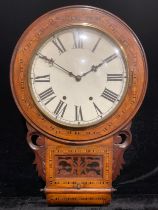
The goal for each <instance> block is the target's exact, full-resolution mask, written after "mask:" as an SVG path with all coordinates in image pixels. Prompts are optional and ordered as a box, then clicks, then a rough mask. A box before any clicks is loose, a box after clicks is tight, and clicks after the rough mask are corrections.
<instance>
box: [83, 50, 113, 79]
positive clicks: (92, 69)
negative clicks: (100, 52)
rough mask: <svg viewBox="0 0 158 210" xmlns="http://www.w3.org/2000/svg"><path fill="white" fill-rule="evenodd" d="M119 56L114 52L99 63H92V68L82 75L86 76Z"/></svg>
mask: <svg viewBox="0 0 158 210" xmlns="http://www.w3.org/2000/svg"><path fill="white" fill-rule="evenodd" d="M116 57H117V54H115V53H114V54H112V55H111V56H109V57H107V58H105V59H104V60H103V61H102V62H101V63H99V64H98V65H92V66H91V69H90V70H89V71H87V72H85V73H84V74H82V75H81V77H84V76H86V75H87V74H89V73H90V72H92V71H93V72H96V71H97V70H98V68H99V67H101V66H102V65H103V64H104V63H109V62H110V61H112V60H113V59H115V58H116Z"/></svg>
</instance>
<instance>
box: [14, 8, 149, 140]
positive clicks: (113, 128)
mask: <svg viewBox="0 0 158 210" xmlns="http://www.w3.org/2000/svg"><path fill="white" fill-rule="evenodd" d="M71 25H89V26H91V27H95V28H97V29H99V30H101V31H103V32H105V33H107V34H108V35H109V36H111V37H112V38H113V39H114V40H115V41H116V42H117V43H118V44H119V45H120V47H121V49H122V50H123V52H124V54H125V58H126V61H127V65H128V71H129V84H128V90H127V93H126V96H125V97H124V100H123V102H122V103H121V105H120V107H119V108H118V109H117V110H116V111H115V113H114V114H113V115H112V116H110V117H109V118H108V119H107V120H105V121H103V122H101V123H99V124H97V125H95V126H91V127H87V128H77V129H74V128H68V127H64V126H61V125H59V124H57V123H54V122H53V121H50V120H49V119H48V118H46V117H45V116H44V115H43V114H42V113H41V112H40V111H39V110H38V108H37V107H36V105H35V103H34V102H33V99H32V97H31V94H30V90H29V86H28V70H29V64H30V60H31V58H32V56H33V55H34V52H35V50H36V49H37V48H38V46H39V44H40V43H41V42H43V41H44V40H45V39H46V38H47V37H48V36H50V34H52V33H54V32H56V31H57V30H60V29H62V28H64V27H68V26H71ZM146 85H147V64H146V60H145V55H144V52H143V49H142V47H141V45H140V44H139V41H138V39H137V38H136V36H135V35H134V34H133V32H132V31H131V30H130V29H129V28H128V27H127V26H126V25H125V24H124V23H123V22H122V21H121V20H120V19H118V18H117V17H115V16H114V15H112V14H110V13H108V12H105V11H103V10H100V9H96V8H92V7H86V6H74V7H66V8H62V9H58V10H54V11H51V12H49V13H47V14H45V15H44V16H42V17H40V18H39V19H37V20H36V21H35V22H34V23H33V24H32V25H31V26H30V27H29V28H28V29H27V30H26V31H25V33H24V34H23V36H22V37H21V39H20V40H19V42H18V44H17V46H16V48H15V51H14V55H13V58H12V63H11V86H12V91H13V95H14V98H15V101H16V103H17V106H18V107H19V109H20V111H21V112H22V114H23V115H24V117H25V118H26V120H27V121H28V122H29V124H31V125H32V126H33V127H34V128H36V130H38V131H40V132H41V133H43V134H44V135H46V136H47V137H48V138H52V139H54V140H56V141H60V142H66V141H67V142H69V141H75V142H76V144H77V143H78V142H79V141H84V142H85V143H86V141H87V142H90V141H99V140H101V139H104V138H105V136H106V137H108V136H110V135H113V134H114V133H116V132H117V131H118V130H120V129H121V128H123V127H124V126H125V125H126V124H127V123H128V122H129V121H130V120H131V119H132V118H133V116H134V115H135V113H136V112H137V110H138V108H139V107H140V105H141V103H142V100H143V98H144V95H145V91H146Z"/></svg>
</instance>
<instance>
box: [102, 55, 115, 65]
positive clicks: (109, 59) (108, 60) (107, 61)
mask: <svg viewBox="0 0 158 210" xmlns="http://www.w3.org/2000/svg"><path fill="white" fill-rule="evenodd" d="M115 58H117V54H116V53H114V54H112V55H110V56H109V57H107V58H106V59H105V60H104V62H106V63H109V62H111V61H112V60H114V59H115Z"/></svg>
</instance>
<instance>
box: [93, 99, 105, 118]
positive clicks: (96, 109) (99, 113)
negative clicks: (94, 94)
mask: <svg viewBox="0 0 158 210" xmlns="http://www.w3.org/2000/svg"><path fill="white" fill-rule="evenodd" d="M93 105H94V108H95V111H96V113H97V115H98V116H100V115H102V114H103V113H102V111H101V110H100V109H99V108H98V106H97V105H96V104H95V103H94V102H93Z"/></svg>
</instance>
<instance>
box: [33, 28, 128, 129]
mask: <svg viewBox="0 0 158 210" xmlns="http://www.w3.org/2000/svg"><path fill="white" fill-rule="evenodd" d="M127 83H128V71H127V68H126V63H125V59H124V56H123V53H122V51H121V49H120V47H119V46H118V44H116V42H115V41H114V40H112V39H111V38H109V36H108V35H106V34H104V33H103V32H101V31H99V30H96V29H94V28H92V27H86V26H74V27H70V28H66V29H63V30H60V31H58V32H57V33H55V34H53V35H52V36H50V37H49V38H48V39H47V40H45V42H43V43H42V44H41V45H40V47H39V48H38V50H37V51H36V54H35V55H34V57H33V58H32V62H31V64H30V70H29V85H30V90H31V94H32V97H33V99H34V102H35V103H36V105H37V106H38V108H39V109H40V110H41V112H42V113H43V114H44V115H45V116H47V117H48V118H49V119H50V120H52V121H55V122H57V123H59V124H62V125H65V126H70V127H86V126H90V125H94V124H97V123H99V122H101V121H102V120H106V118H108V117H109V116H110V115H111V114H113V113H114V111H115V110H116V109H117V108H118V107H119V104H120V103H121V101H122V99H123V97H124V95H125V93H126V89H127Z"/></svg>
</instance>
